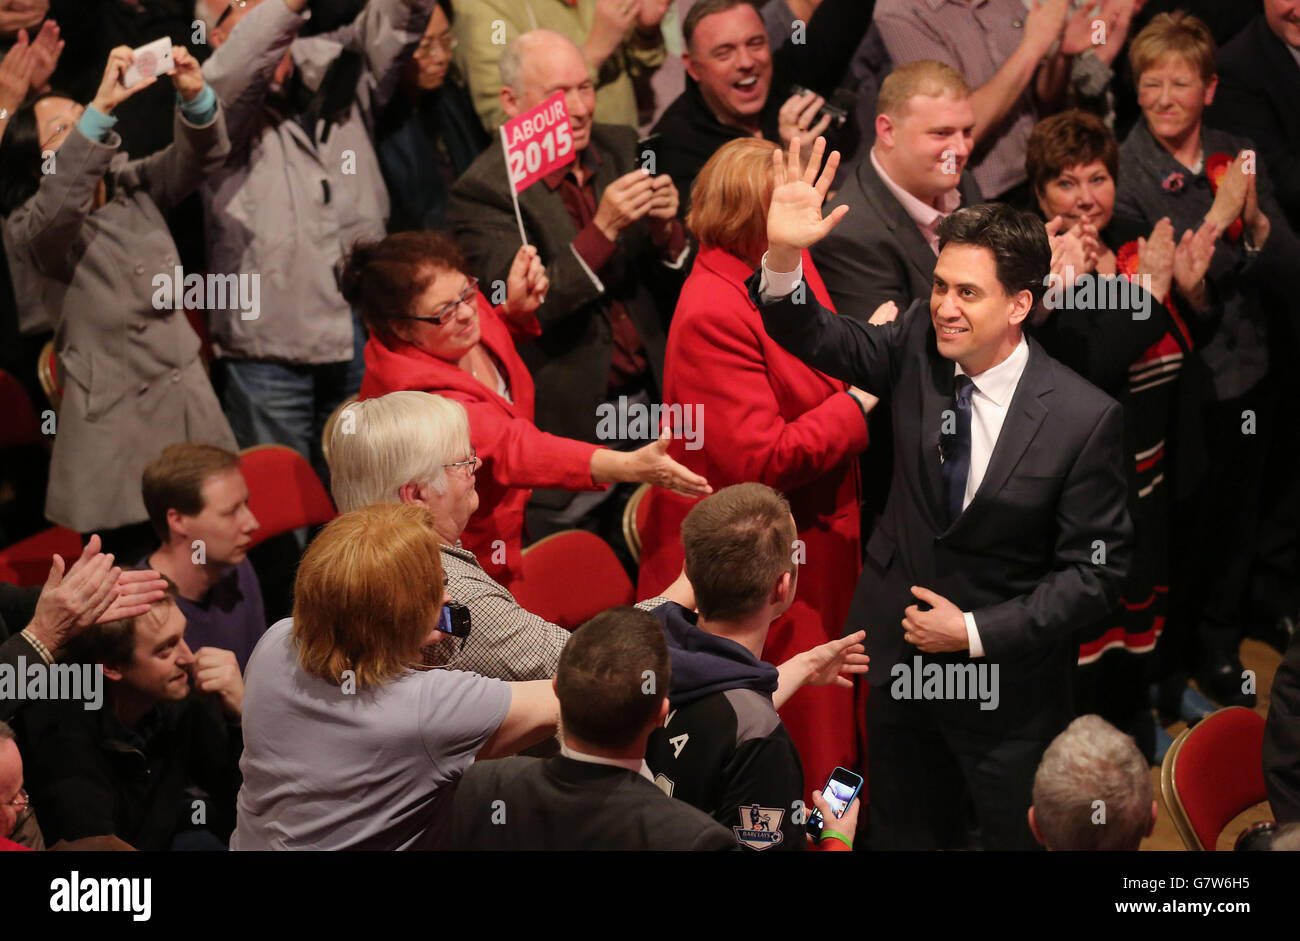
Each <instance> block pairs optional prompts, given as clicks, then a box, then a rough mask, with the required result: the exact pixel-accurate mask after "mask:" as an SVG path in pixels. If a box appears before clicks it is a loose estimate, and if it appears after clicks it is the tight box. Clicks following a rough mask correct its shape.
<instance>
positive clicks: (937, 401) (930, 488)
mask: <svg viewBox="0 0 1300 941" xmlns="http://www.w3.org/2000/svg"><path fill="white" fill-rule="evenodd" d="M916 313H918V314H921V313H924V315H925V316H926V318H927V319H929V310H928V309H927V310H925V311H923V312H922V311H917V312H916ZM924 336H925V354H926V357H927V358H928V361H929V368H928V369H927V370H926V371H925V378H924V379H923V380H922V381H921V383H920V386H921V391H920V395H921V401H920V402H919V409H918V413H919V414H920V416H921V428H920V431H921V433H920V436H919V437H920V454H919V455H918V459H919V461H920V465H921V475H920V476H921V480H922V485H923V487H924V489H925V496H926V505H927V506H928V507H929V509H930V516H931V519H932V520H933V523H934V528H935V531H936V532H943V530H945V529H947V528H948V526H947V521H948V510H947V507H946V505H945V502H944V496H943V472H942V471H941V470H940V463H939V440H940V438H941V436H942V431H943V419H944V415H943V413H944V411H945V410H946V409H950V408H952V390H953V376H954V374H955V373H954V368H953V364H952V362H951V361H950V360H946V359H944V358H943V357H942V356H940V355H939V351H938V349H937V348H936V346H935V337H934V327H933V326H929V327H927V328H926V329H925V331H924Z"/></svg>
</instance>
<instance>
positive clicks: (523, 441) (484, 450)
mask: <svg viewBox="0 0 1300 941" xmlns="http://www.w3.org/2000/svg"><path fill="white" fill-rule="evenodd" d="M478 315H479V328H480V330H481V333H482V340H481V342H482V343H483V344H484V345H485V346H486V347H487V348H488V349H489V350H491V351H492V353H493V355H494V356H496V358H497V361H498V362H499V363H500V364H501V365H503V366H504V367H505V378H506V381H507V382H508V383H509V385H510V396H511V398H512V399H514V401H513V402H510V401H507V400H506V399H504V398H502V397H501V396H500V395H498V394H497V393H496V391H495V390H492V389H489V388H488V387H487V386H485V385H483V383H481V382H479V381H478V380H477V379H475V378H474V377H473V376H471V375H470V374H469V373H467V372H465V370H463V369H461V368H460V367H459V366H457V365H456V364H455V363H449V362H447V361H446V360H443V359H439V358H438V357H436V356H433V355H431V354H429V353H426V352H424V351H423V350H421V349H419V348H418V347H415V346H412V345H411V344H410V343H405V342H402V341H400V340H397V341H393V343H392V344H391V345H389V344H386V343H384V342H383V341H382V340H380V339H379V338H378V337H377V336H371V338H370V340H369V341H368V342H367V343H366V350H365V356H366V374H365V378H364V379H363V380H362V382H361V398H363V399H369V398H374V397H376V396H380V395H385V394H387V393H389V392H398V391H402V390H414V391H417V392H432V393H435V394H437V395H445V396H446V397H447V398H449V399H455V400H456V401H457V402H459V403H460V404H461V405H463V406H465V411H466V412H468V413H469V432H470V443H471V444H472V445H473V446H474V450H475V451H477V452H478V456H479V458H480V459H481V460H482V461H483V467H482V468H481V469H480V471H479V473H478V478H477V482H476V489H477V490H478V496H479V506H478V509H477V510H476V511H475V512H474V515H473V516H471V517H470V520H469V524H468V525H467V526H466V527H465V532H464V533H462V534H461V542H462V543H463V545H464V546H465V548H466V549H469V550H470V551H471V552H473V553H474V555H475V556H476V557H477V558H478V561H479V564H480V565H482V566H483V568H484V570H485V571H487V573H488V574H489V575H491V576H492V577H493V578H495V579H496V580H497V581H499V582H500V583H501V584H503V585H507V586H508V585H509V583H510V581H512V580H513V579H514V578H516V577H518V575H519V572H520V568H521V564H522V559H521V554H522V551H523V530H524V505H525V504H526V503H527V502H528V494H529V491H530V488H532V487H546V488H552V487H553V488H556V489H563V490H599V489H601V485H599V484H596V483H595V482H594V481H592V479H591V455H592V453H593V452H594V451H596V449H597V445H594V444H587V443H585V442H582V441H573V440H570V439H569V438H559V437H556V436H555V435H549V434H546V433H545V432H543V431H539V430H538V428H537V426H536V425H535V424H533V377H532V376H531V375H529V373H528V369H527V368H526V367H525V366H524V362H523V360H522V359H520V358H519V354H518V352H516V350H515V344H514V339H513V337H512V336H511V333H512V328H511V327H509V326H507V324H506V322H505V320H504V319H503V317H502V316H501V315H500V314H498V313H497V311H496V310H495V309H494V308H493V307H492V305H490V304H489V303H488V302H487V298H485V297H484V296H483V294H482V292H479V295H478ZM530 327H531V329H520V328H513V329H514V330H515V331H516V332H518V334H519V335H520V336H521V337H523V338H528V337H530V336H537V335H538V334H539V333H540V332H541V331H540V328H538V326H537V323H536V321H533V322H532V324H531V325H530ZM497 540H500V542H498V541H497Z"/></svg>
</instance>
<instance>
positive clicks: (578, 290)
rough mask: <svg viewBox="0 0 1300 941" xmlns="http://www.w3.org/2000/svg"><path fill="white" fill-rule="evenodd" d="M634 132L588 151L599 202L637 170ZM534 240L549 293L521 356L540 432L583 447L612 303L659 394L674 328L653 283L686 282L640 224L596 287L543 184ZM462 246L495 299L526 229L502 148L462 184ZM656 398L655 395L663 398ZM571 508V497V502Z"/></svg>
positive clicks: (603, 367) (598, 136) (608, 346)
mask: <svg viewBox="0 0 1300 941" xmlns="http://www.w3.org/2000/svg"><path fill="white" fill-rule="evenodd" d="M636 140H637V135H636V130H635V129H633V128H630V127H621V126H618V125H612V124H596V125H594V126H593V127H592V131H591V144H590V147H589V149H592V150H595V152H596V153H597V154H599V157H600V162H599V166H598V167H597V169H596V174H595V187H596V201H597V204H599V201H600V197H601V194H603V193H604V192H605V187H606V186H608V185H609V184H610V183H611V182H613V181H614V180H616V179H617V178H618V177H620V176H622V175H623V174H625V173H630V172H631V171H632V170H634V169H635V168H636V166H637V165H636V164H635V163H634V162H633V161H634V158H635V157H636ZM519 211H520V213H522V215H523V218H524V229H525V230H526V231H527V233H528V241H529V242H530V243H531V244H533V245H536V246H537V250H538V253H539V254H540V255H541V259H542V263H543V264H544V265H546V276H547V277H548V278H549V279H550V282H551V286H550V290H549V291H548V292H547V294H546V303H544V304H543V305H542V306H541V307H539V308H538V309H537V320H538V322H539V323H540V324H541V327H542V335H541V336H540V337H539V338H538V339H536V340H533V341H531V342H528V343H521V344H519V353H520V355H521V356H522V357H523V360H524V364H525V365H526V366H527V367H528V369H529V371H530V372H531V373H532V375H533V381H534V383H535V384H536V387H537V427H538V428H541V429H542V430H543V431H549V432H550V433H551V434H556V435H562V436H564V437H566V438H577V439H578V440H580V441H592V442H594V441H595V440H596V406H597V405H599V404H600V402H601V401H602V400H603V399H604V398H605V394H606V391H607V389H608V380H609V364H610V359H611V356H612V354H613V348H614V340H613V329H612V328H611V326H610V323H609V317H608V316H607V315H606V312H605V310H606V304H607V302H608V299H609V298H612V297H617V298H618V299H619V300H621V301H622V302H623V305H624V306H625V307H626V308H627V312H628V316H629V317H631V318H632V322H633V323H635V324H636V329H637V332H638V333H639V334H640V335H641V342H642V343H643V344H644V345H645V349H646V354H647V356H648V358H649V360H650V369H651V371H652V373H653V376H654V381H655V385H656V386H658V385H659V384H660V383H661V382H662V376H663V365H664V343H665V341H666V334H667V329H666V326H665V323H664V321H663V320H662V319H661V318H660V316H659V313H658V310H657V308H656V307H655V303H654V300H653V298H652V297H651V295H650V291H649V290H648V288H647V284H648V283H649V278H651V277H656V278H659V279H664V278H670V279H671V278H676V279H677V280H678V282H679V286H680V280H681V279H684V278H685V272H676V271H673V270H671V269H668V268H665V267H664V266H663V265H662V264H661V262H660V252H659V250H658V249H657V248H655V247H654V245H653V243H652V242H651V240H650V230H649V227H648V225H647V224H646V222H645V220H644V219H642V220H640V221H638V222H636V223H634V224H633V225H631V226H629V227H628V228H626V229H624V230H623V232H622V233H620V235H619V238H618V242H617V243H616V247H615V249H614V254H613V256H612V257H611V258H610V260H609V262H608V263H607V264H606V265H605V267H604V268H602V269H601V270H600V271H599V272H596V276H597V279H598V280H593V279H592V277H591V275H589V274H588V273H587V271H586V270H584V267H583V264H582V263H581V262H580V261H579V260H578V257H577V255H575V254H574V252H573V251H572V249H571V248H570V245H571V243H572V242H573V239H574V236H576V235H577V234H578V229H577V227H576V226H575V225H574V224H573V219H572V217H570V215H569V211H568V210H567V209H566V208H565V207H564V199H563V197H562V196H561V195H560V193H559V191H558V190H556V191H552V190H551V189H550V188H548V187H547V185H546V184H545V183H544V182H542V181H538V182H537V183H534V184H533V185H532V186H530V187H529V188H528V189H526V190H524V191H523V192H522V193H520V194H519ZM448 218H449V219H450V220H451V223H452V227H453V230H454V231H455V235H456V240H457V242H458V243H459V245H460V247H461V249H462V250H463V251H464V252H465V255H466V258H467V259H468V260H469V266H470V269H471V270H472V271H473V273H474V274H475V275H476V276H477V277H478V278H479V279H480V280H482V281H483V283H484V293H486V294H488V295H489V296H491V288H490V286H491V283H492V282H493V281H495V280H497V279H500V280H501V282H502V283H504V282H505V279H506V276H507V275H508V274H509V272H510V263H511V262H512V261H513V260H514V257H515V253H516V252H517V251H519V225H518V223H517V222H516V221H515V211H514V206H513V204H512V203H511V200H510V186H509V183H508V181H507V178H506V168H505V163H504V162H503V160H502V155H501V139H500V137H499V136H498V137H497V139H496V141H495V142H494V143H493V144H492V146H491V147H489V148H488V149H487V150H486V151H484V152H483V153H482V154H481V155H479V158H478V159H477V160H475V161H474V163H473V164H471V165H470V168H469V169H468V170H466V171H465V174H464V175H463V176H462V177H461V178H460V179H459V180H457V181H456V184H455V186H453V187H452V190H451V203H450V206H449V209H448ZM652 394H654V395H657V394H658V393H657V391H655V392H653V393H652ZM566 499H567V495H566Z"/></svg>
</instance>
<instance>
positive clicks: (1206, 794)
mask: <svg viewBox="0 0 1300 941" xmlns="http://www.w3.org/2000/svg"><path fill="white" fill-rule="evenodd" d="M1263 750H1264V717H1263V716H1261V715H1260V714H1259V713H1257V712H1255V711H1254V710H1252V709H1245V708H1243V707H1241V706H1230V707H1229V708H1227V709H1220V710H1219V711H1218V712H1215V713H1212V714H1210V715H1208V716H1206V717H1205V718H1204V719H1202V720H1201V721H1200V722H1198V723H1197V724H1196V725H1194V726H1192V727H1191V728H1190V729H1188V730H1186V731H1185V732H1183V733H1182V734H1181V735H1179V736H1178V738H1177V739H1175V740H1174V744H1173V745H1172V746H1171V747H1170V748H1169V751H1168V752H1166V753H1165V760H1164V761H1163V762H1162V763H1161V765H1160V793H1161V794H1162V795H1163V796H1164V799H1165V807H1167V808H1168V810H1169V816H1170V818H1171V819H1172V820H1173V822H1174V828H1175V829H1177V831H1178V835H1179V837H1181V838H1182V841H1183V845H1184V846H1186V847H1187V848H1188V849H1189V850H1213V849H1214V846H1215V843H1216V842H1217V841H1218V839H1219V834H1220V833H1222V832H1223V828H1224V827H1226V826H1227V825H1228V823H1229V822H1231V820H1232V819H1233V818H1234V817H1236V816H1237V815H1238V814H1240V813H1241V812H1242V811H1244V810H1246V809H1248V808H1250V807H1253V806H1254V805H1256V804H1258V803H1260V802H1261V801H1264V800H1266V799H1267V793H1266V792H1265V790H1264V764H1263Z"/></svg>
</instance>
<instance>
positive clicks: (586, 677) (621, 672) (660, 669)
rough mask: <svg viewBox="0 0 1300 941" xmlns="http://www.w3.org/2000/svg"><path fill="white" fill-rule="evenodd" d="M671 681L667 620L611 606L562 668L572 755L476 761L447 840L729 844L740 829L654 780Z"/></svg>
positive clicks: (574, 640)
mask: <svg viewBox="0 0 1300 941" xmlns="http://www.w3.org/2000/svg"><path fill="white" fill-rule="evenodd" d="M671 680H672V668H671V666H670V663H669V659H668V649H667V647H666V646H665V644H664V639H663V635H662V634H661V633H660V631H659V624H658V622H657V621H656V620H655V619H654V618H653V617H652V616H651V615H649V614H647V613H646V612H644V611H640V610H638V609H636V608H626V607H623V608H611V609H610V610H608V611H605V612H604V613H602V614H598V615H596V617H594V618H592V619H591V620H590V621H588V622H586V623H585V624H583V625H582V626H581V627H579V628H578V629H577V630H576V631H574V632H573V636H572V637H570V638H569V642H568V643H567V644H566V645H565V647H564V652H563V653H562V654H561V655H560V666H559V671H558V672H557V673H556V676H555V680H554V683H555V694H556V696H558V697H559V700H560V727H561V729H562V733H561V734H562V747H561V753H560V754H559V755H557V756H556V757H554V758H524V757H515V758H502V759H500V760H497V761H480V762H476V763H475V764H474V765H473V766H472V767H471V768H470V769H469V771H467V772H465V775H464V777H463V778H462V779H461V781H460V784H459V785H458V786H457V788H456V796H455V805H454V807H453V810H452V813H451V814H450V818H451V821H452V822H451V825H450V827H449V829H448V833H447V836H446V840H445V843H444V848H446V849H459V850H466V849H476V850H726V849H735V848H736V843H735V841H734V840H733V839H732V837H731V833H730V832H729V831H727V830H725V829H724V828H722V827H721V826H719V825H718V824H717V823H715V822H714V821H713V820H711V819H710V818H709V816H708V815H707V814H705V813H704V812H702V811H699V810H696V809H695V808H694V807H691V806H690V805H689V804H687V803H685V802H683V801H679V800H674V799H673V798H671V797H668V796H667V795H665V794H664V793H663V792H662V791H660V790H659V789H658V788H656V787H655V785H654V784H653V782H652V781H651V778H650V772H649V771H648V770H647V768H646V764H645V759H644V757H643V756H644V755H645V745H646V739H647V737H649V735H650V733H651V731H652V730H654V729H655V728H657V727H658V726H659V724H660V723H662V722H663V718H664V716H665V715H666V714H667V712H668V698H667V695H666V693H667V691H668V687H669V684H670V682H671Z"/></svg>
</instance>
